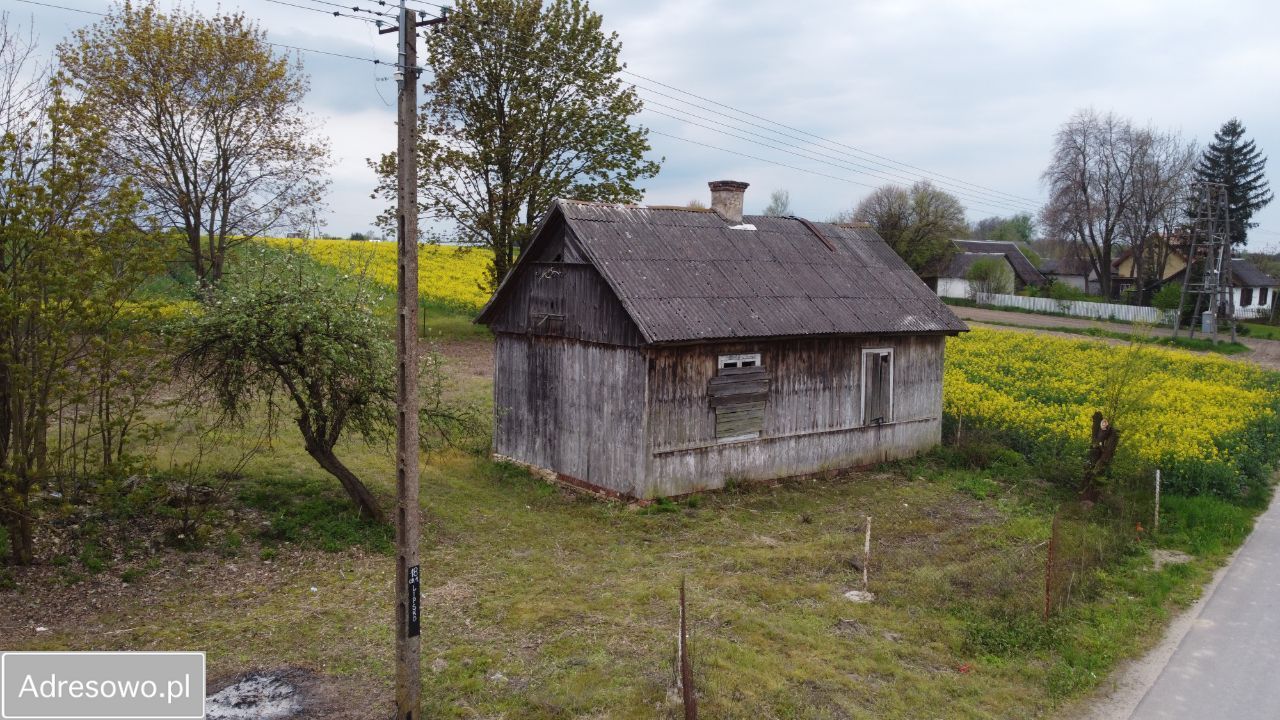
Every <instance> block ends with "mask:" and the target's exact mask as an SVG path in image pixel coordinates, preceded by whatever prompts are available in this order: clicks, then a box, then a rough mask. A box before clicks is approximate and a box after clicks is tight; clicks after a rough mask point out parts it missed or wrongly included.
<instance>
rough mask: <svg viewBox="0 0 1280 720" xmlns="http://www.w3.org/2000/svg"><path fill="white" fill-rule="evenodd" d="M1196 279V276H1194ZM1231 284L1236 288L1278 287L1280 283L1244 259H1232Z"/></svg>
mask: <svg viewBox="0 0 1280 720" xmlns="http://www.w3.org/2000/svg"><path fill="white" fill-rule="evenodd" d="M1193 277H1194V276H1193ZM1231 281H1232V282H1231V284H1232V285H1234V286H1236V287H1276V286H1277V285H1280V282H1276V279H1275V278H1273V277H1271V276H1270V275H1268V274H1266V273H1264V272H1262V271H1261V270H1259V269H1258V268H1257V267H1256V266H1255V265H1254V264H1253V263H1251V262H1249V261H1248V260H1245V259H1243V258H1231Z"/></svg>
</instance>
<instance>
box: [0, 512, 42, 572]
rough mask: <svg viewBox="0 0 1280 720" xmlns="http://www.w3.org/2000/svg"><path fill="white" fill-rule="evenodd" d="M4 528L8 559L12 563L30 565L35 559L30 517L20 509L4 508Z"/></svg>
mask: <svg viewBox="0 0 1280 720" xmlns="http://www.w3.org/2000/svg"><path fill="white" fill-rule="evenodd" d="M0 513H2V514H3V515H4V528H5V531H6V532H7V533H8V534H9V560H10V562H12V563H13V564H14V565H30V564H31V563H32V561H33V560H34V559H35V542H34V540H33V539H32V537H31V517H30V516H29V515H27V514H26V513H25V512H22V511H21V510H15V509H5V510H3V511H0Z"/></svg>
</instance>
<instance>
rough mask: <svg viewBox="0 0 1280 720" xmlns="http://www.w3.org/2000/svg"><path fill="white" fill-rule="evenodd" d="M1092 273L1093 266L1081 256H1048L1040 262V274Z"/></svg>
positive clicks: (1083, 274)
mask: <svg viewBox="0 0 1280 720" xmlns="http://www.w3.org/2000/svg"><path fill="white" fill-rule="evenodd" d="M1092 273H1093V266H1092V265H1091V264H1090V263H1089V261H1088V260H1086V259H1084V258H1082V257H1064V258H1048V259H1046V260H1045V261H1044V262H1042V263H1040V274H1041V275H1046V276H1047V275H1082V276H1088V275H1091V274H1092Z"/></svg>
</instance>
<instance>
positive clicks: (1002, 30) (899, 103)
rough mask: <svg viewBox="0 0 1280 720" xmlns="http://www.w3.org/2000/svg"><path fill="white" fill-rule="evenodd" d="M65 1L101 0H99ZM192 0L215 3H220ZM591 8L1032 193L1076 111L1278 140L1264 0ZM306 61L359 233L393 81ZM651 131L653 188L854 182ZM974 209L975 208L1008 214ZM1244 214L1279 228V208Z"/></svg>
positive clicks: (701, 79) (62, 18)
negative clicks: (1227, 124) (1233, 120)
mask: <svg viewBox="0 0 1280 720" xmlns="http://www.w3.org/2000/svg"><path fill="white" fill-rule="evenodd" d="M61 1H62V2H65V3H67V4H72V5H76V6H78V7H84V8H88V9H95V10H101V9H103V8H104V7H105V6H106V3H105V2H104V0H61ZM165 2H173V0H165ZM196 4H197V5H198V6H200V7H202V8H207V9H213V8H214V7H216V6H217V5H218V2H217V0H196ZM365 4H366V5H367V4H368V3H365ZM221 5H222V6H223V7H224V8H235V7H239V8H242V9H244V10H245V12H247V13H249V14H251V15H253V16H255V17H259V18H261V19H262V22H263V25H264V27H266V28H267V29H268V30H269V31H270V32H271V35H272V39H274V40H276V41H277V42H286V43H290V44H297V45H303V46H308V47H313V48H317V49H325V50H331V51H334V52H343V53H347V54H352V55H357V56H360V57H372V56H374V55H375V54H376V55H377V56H378V57H381V58H383V59H384V60H386V59H390V58H391V57H392V53H393V51H394V48H393V44H394V40H393V37H392V36H377V35H376V33H374V32H373V31H372V29H371V28H368V27H365V26H364V25H363V24H360V23H356V22H354V21H351V20H345V19H341V18H338V19H335V18H332V17H328V16H326V15H324V14H322V13H311V12H305V11H302V10H296V9H291V8H287V7H282V6H278V5H275V4H272V3H267V2H265V1H264V0H238V1H237V0H222V2H221ZM592 7H593V9H595V10H596V11H598V12H600V13H602V14H603V15H604V17H605V25H606V28H607V29H610V30H615V31H617V32H618V33H619V36H620V38H621V40H622V43H623V58H624V60H626V61H627V62H628V63H629V66H630V69H631V70H633V71H635V72H638V73H642V74H644V75H648V76H650V77H653V78H655V79H657V80H660V81H662V82H666V83H668V84H671V85H674V86H677V87H680V88H682V89H686V90H689V91H692V92H696V93H698V94H699V95H703V96H705V97H708V98H711V99H714V100H717V101H720V102H724V103H726V104H729V105H733V106H735V107H739V108H742V109H745V110H749V111H751V112H754V113H757V114H759V115H763V116H767V117H769V118H771V119H775V120H778V121H780V122H784V123H787V124H789V125H792V126H794V127H797V128H801V129H804V130H806V131H809V132H814V133H818V134H820V135H823V136H825V137H829V138H831V139H833V140H836V141H838V142H841V143H847V144H849V145H854V146H857V147H860V148H864V149H866V150H869V151H872V152H875V153H878V154H881V155H884V156H889V157H892V158H894V159H897V160H900V161H902V162H906V163H910V164H913V165H917V166H920V167H923V168H928V169H929V170H932V171H934V172H937V173H942V174H946V175H949V176H953V177H956V178H962V179H964V180H966V181H968V182H971V183H976V184H980V185H984V186H989V187H992V188H997V189H999V190H1001V191H1003V192H1007V193H1013V194H1016V195H1018V196H1024V197H1031V198H1038V197H1040V196H1041V194H1042V191H1041V187H1040V183H1039V175H1040V172H1041V170H1042V169H1043V167H1044V165H1045V163H1046V162H1047V160H1048V157H1049V153H1050V150H1051V143H1052V137H1053V133H1054V131H1055V130H1056V128H1057V127H1058V125H1059V124H1060V123H1062V122H1063V121H1064V120H1066V119H1067V117H1068V116H1069V115H1070V114H1071V113H1072V112H1074V111H1075V110H1077V109H1079V108H1082V107H1087V106H1093V107H1096V108H1098V109H1100V110H1115V111H1116V112H1118V113H1120V114H1123V115H1126V116H1129V117H1131V118H1133V119H1134V120H1136V121H1138V122H1142V123H1151V124H1154V125H1156V126H1160V127H1164V128H1172V129H1180V130H1181V131H1182V132H1184V133H1185V134H1186V135H1187V136H1188V137H1193V138H1195V139H1196V140H1198V141H1199V142H1200V143H1201V144H1204V143H1206V142H1208V141H1209V140H1210V139H1211V137H1212V133H1213V131H1214V130H1215V129H1216V128H1217V127H1218V126H1219V125H1221V123H1222V122H1224V121H1225V120H1227V119H1228V118H1230V117H1232V116H1239V117H1240V118H1241V119H1242V120H1244V122H1245V124H1246V125H1247V126H1248V128H1249V133H1250V135H1251V137H1253V138H1254V139H1255V140H1256V141H1257V143H1258V145H1259V147H1261V148H1263V150H1264V151H1266V150H1271V151H1272V152H1273V153H1280V113H1277V112H1276V110H1277V101H1276V96H1275V93H1274V92H1272V89H1273V88H1274V87H1275V86H1276V85H1277V81H1280V44H1277V43H1275V41H1274V38H1273V35H1274V33H1273V29H1274V28H1275V27H1277V26H1278V24H1280V23H1278V21H1280V5H1276V4H1274V3H1270V2H1264V1H1262V0H1250V1H1244V0H1239V1H1235V2H1219V3H1211V4H1204V3H1202V2H1201V3H1193V2H1191V0H1121V1H1116V0H1078V1H1077V2H1072V3H1057V4H1053V3H1040V2H1025V0H950V1H947V2H944V1H942V0H872V1H864V2H835V1H828V2H820V1H818V0H798V1H795V2H790V3H783V4H779V3H777V2H772V1H770V0H651V1H649V2H644V3H638V2H634V0H597V2H594V3H593V4H592ZM25 10H26V8H23V11H25ZM31 10H32V14H33V15H35V16H37V18H38V19H39V21H40V25H39V26H40V29H41V31H42V35H43V36H44V40H45V42H46V44H50V45H51V44H52V41H54V40H56V39H57V38H60V37H61V36H62V35H63V34H64V33H65V32H66V30H67V29H68V28H69V27H75V26H78V25H80V24H83V23H84V22H87V21H91V20H92V18H89V17H87V16H80V15H74V14H71V13H63V12H60V11H56V10H52V9H42V8H38V7H34V6H33V7H32V8H31ZM18 14H19V15H21V14H22V13H18ZM304 59H305V60H306V65H307V68H308V71H309V72H310V73H311V75H312V96H311V100H310V106H311V109H312V111H313V112H315V113H316V114H317V115H318V116H321V117H322V118H323V119H324V120H325V121H326V126H327V131H328V133H329V135H330V137H331V139H332V142H333V147H334V154H335V167H334V184H333V191H332V192H331V194H330V201H331V205H332V214H331V216H330V228H331V229H333V230H334V231H336V232H349V231H352V230H358V229H362V228H364V227H367V225H368V223H369V220H370V219H371V218H372V216H373V215H375V214H376V213H377V212H378V210H379V209H380V206H381V203H380V202H378V201H374V200H370V199H369V198H368V194H369V191H370V189H371V188H372V182H373V176H372V174H371V173H370V172H369V171H368V170H367V168H365V167H364V158H365V157H371V156H374V155H376V154H377V153H380V152H382V151H385V150H386V149H388V148H390V147H391V140H392V138H393V132H394V126H393V125H391V124H390V121H391V119H392V116H393V113H392V108H390V107H388V106H387V105H386V104H384V100H392V99H393V97H392V96H393V94H394V86H393V84H391V83H388V82H382V83H377V82H376V81H375V79H376V78H378V77H385V76H387V75H389V74H390V73H389V72H388V71H387V69H386V68H385V67H377V66H373V65H372V64H363V63H359V62H355V61H351V60H344V59H340V58H330V57H325V56H319V55H308V56H304ZM377 88H381V91H382V96H383V97H382V98H379V96H378V92H377ZM656 99H658V100H660V101H662V102H669V101H668V100H664V99H662V98H656ZM655 109H658V108H655ZM645 122H646V123H648V124H650V125H651V126H652V127H654V128H655V129H661V130H662V131H663V132H670V133H671V134H672V135H678V136H682V137H689V138H691V139H698V140H701V141H703V142H707V143H709V144H714V145H720V146H723V147H726V148H731V149H734V150H738V151H740V152H744V153H748V154H752V155H759V156H761V157H766V158H770V159H774V160H776V161H777V162H782V163H786V164H791V165H802V166H805V167H809V168H812V169H813V170H815V171H817V172H822V173H827V174H833V175H841V176H846V177H848V178H849V179H851V180H859V181H865V182H868V183H869V184H877V183H879V182H881V181H880V180H876V179H874V178H868V177H867V176H865V175H858V174H855V173H854V172H853V171H852V170H848V169H843V170H840V169H834V168H831V167H826V166H823V165H821V164H818V163H814V162H811V161H805V160H800V159H797V158H794V157H790V156H788V155H786V154H783V153H778V152H776V151H772V150H767V149H764V148H761V147H759V145H757V144H754V143H749V142H743V141H740V140H734V139H731V138H726V137H723V136H719V135H717V134H716V133H713V132H710V131H706V130H700V129H697V128H689V127H682V126H681V124H680V123H678V122H675V121H671V120H667V119H664V118H661V117H658V116H655V115H646V116H645ZM653 146H654V155H655V156H665V157H666V162H665V164H664V166H663V171H662V174H661V175H660V176H659V177H658V178H655V179H654V180H652V181H650V182H649V183H648V200H649V201H650V202H669V203H684V202H687V201H688V200H689V199H691V198H699V199H704V200H705V199H706V198H705V196H706V195H707V190H706V185H705V182H706V181H707V180H711V179H717V178H723V177H727V176H732V177H734V178H737V179H742V180H746V181H748V182H751V183H752V189H751V190H750V191H749V192H748V210H752V209H759V208H761V207H763V206H764V204H765V203H766V202H767V200H768V194H769V191H770V190H773V189H776V188H781V187H786V188H788V189H790V191H791V195H792V200H793V204H794V206H795V208H796V210H797V211H798V212H800V213H802V214H806V215H809V216H812V217H815V218H825V217H828V216H830V215H833V214H834V213H836V212H838V211H840V210H842V209H846V208H848V207H849V206H851V205H852V204H853V203H854V202H856V201H857V199H858V198H859V197H861V196H862V194H863V193H864V192H866V190H865V189H864V188H860V187H859V186H857V185H852V184H849V183H844V182H839V181H834V180H829V179H824V178H821V177H817V176H815V175H812V174H808V173H804V172H800V171H795V170H789V169H784V168H780V167H777V166H776V165H771V164H769V163H764V162H757V161H751V160H746V159H744V158H741V157H738V156H734V155H729V154H725V153H721V152H717V151H714V150H709V149H706V148H700V147H695V146H691V145H688V144H686V143H682V142H680V141H678V140H672V139H668V138H663V137H657V136H655V137H654V138H653ZM1277 157H1280V154H1278V155H1277ZM1278 162H1280V161H1278ZM902 172H907V171H905V170H902ZM1277 184H1278V185H1280V183H1277ZM975 194H977V193H975ZM971 205H972V207H971V211H970V215H971V216H972V217H975V218H976V217H982V216H985V215H988V214H992V213H994V212H1008V211H1009V210H1008V209H1007V208H980V207H978V206H977V204H976V203H973V202H972V201H971ZM1257 220H1259V221H1261V222H1262V224H1263V228H1264V229H1269V230H1271V231H1274V232H1277V233H1280V205H1278V206H1275V207H1272V208H1268V209H1267V210H1265V211H1264V212H1263V213H1262V214H1261V215H1260V216H1259V217H1258V218H1257ZM1254 245H1255V246H1263V245H1268V246H1275V245H1280V234H1276V235H1272V234H1266V233H1260V234H1257V235H1256V236H1255V238H1254Z"/></svg>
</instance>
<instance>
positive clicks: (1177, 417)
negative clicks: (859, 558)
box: [266, 239, 1280, 490]
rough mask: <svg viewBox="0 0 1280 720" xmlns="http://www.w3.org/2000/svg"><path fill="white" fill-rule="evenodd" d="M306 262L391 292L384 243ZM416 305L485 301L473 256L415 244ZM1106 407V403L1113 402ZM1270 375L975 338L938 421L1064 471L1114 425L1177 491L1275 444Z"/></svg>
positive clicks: (982, 333) (481, 268)
mask: <svg viewBox="0 0 1280 720" xmlns="http://www.w3.org/2000/svg"><path fill="white" fill-rule="evenodd" d="M266 242H268V243H270V244H272V245H275V246H277V247H283V246H291V245H292V246H296V247H301V248H303V249H304V250H305V251H306V252H308V253H309V254H310V255H311V256H312V257H314V258H316V259H317V260H318V261H320V262H322V263H325V264H327V265H331V266H334V267H337V268H341V269H343V270H344V271H346V272H351V273H353V274H365V275H367V276H369V277H371V278H373V279H374V280H375V281H376V282H378V283H379V284H381V285H382V286H384V287H385V288H387V289H388V290H392V289H394V287H395V269H396V264H395V262H396V247H395V244H394V243H388V242H355V241H349V240H305V241H300V240H281V239H272V240H267V241H266ZM419 264H420V280H419V287H420V288H421V291H422V294H423V295H424V296H425V297H428V298H432V299H435V300H438V301H443V302H447V303H450V304H455V305H459V306H462V307H467V308H479V307H480V306H481V305H483V304H484V303H485V302H486V301H487V300H488V293H487V292H486V291H485V290H484V289H483V285H484V280H485V274H486V268H487V264H488V257H487V255H486V253H485V252H484V251H482V250H473V249H468V248H457V247H448V246H440V245H428V246H423V248H422V251H421V254H420V256H419ZM1117 395H1118V399H1117V397H1113V396H1117ZM1276 398H1277V383H1276V379H1275V376H1274V375H1273V374H1271V373H1267V372H1265V371H1263V370H1261V369H1258V368H1255V367H1254V366H1251V365H1247V364H1244V363H1240V362H1233V361H1230V360H1226V359H1223V358H1220V357H1217V356H1209V355H1200V354H1195V353H1190V352H1185V351H1179V350H1169V349H1163V348H1154V347H1149V346H1142V347H1132V348H1125V347H1117V346H1115V345H1109V344H1105V343H1101V342H1097V341H1089V340H1068V339H1061V338H1054V337H1046V336H1039V335H1031V334H1026V333H1016V332H1007V331H999V330H988V329H976V330H974V331H972V332H969V333H966V334H963V335H961V336H959V337H956V338H952V339H951V340H949V341H948V342H947V358H946V370H945V379H944V392H943V405H944V411H945V413H946V415H947V416H948V420H949V421H951V422H953V423H960V425H961V427H966V428H985V429H988V430H991V431H994V432H997V433H999V434H1001V435H1002V436H1004V437H1005V438H1006V439H1009V440H1011V441H1013V442H1014V444H1015V445H1016V446H1017V447H1018V448H1019V449H1020V450H1022V451H1024V452H1027V453H1034V452H1045V453H1047V454H1048V455H1049V456H1051V457H1057V458H1062V459H1063V462H1074V461H1075V460H1074V459H1075V458H1077V456H1079V460H1080V461H1081V462H1082V461H1083V456H1082V452H1083V449H1084V448H1085V447H1086V446H1087V441H1088V434H1089V427H1090V418H1091V416H1092V415H1093V413H1094V411H1095V410H1102V411H1104V412H1106V413H1107V414H1109V415H1110V414H1114V415H1117V418H1116V422H1117V426H1118V427H1119V428H1120V429H1121V432H1122V437H1123V441H1122V443H1121V450H1122V455H1123V457H1124V460H1125V461H1126V462H1129V463H1137V464H1140V465H1142V466H1145V467H1160V468H1162V469H1164V470H1165V471H1166V473H1168V474H1170V475H1172V476H1174V477H1173V478H1172V479H1173V480H1174V482H1175V483H1180V484H1182V485H1183V486H1185V487H1186V488H1187V489H1189V490H1196V489H1199V490H1206V489H1209V488H1210V487H1211V486H1213V487H1218V486H1221V485H1223V484H1224V483H1228V484H1229V483H1230V482H1232V481H1231V480H1230V478H1233V477H1235V476H1236V475H1238V474H1240V473H1241V472H1246V471H1247V470H1248V467H1247V466H1249V465H1250V463H1253V464H1254V465H1258V464H1259V463H1261V462H1264V461H1267V460H1270V459H1272V458H1271V456H1272V455H1273V454H1275V453H1276V452H1277V450H1276V449H1275V447H1263V446H1264V445H1270V446H1276V445H1280V436H1278V435H1277V429H1278V428H1280V420H1278V419H1277V416H1276V402H1277V401H1276Z"/></svg>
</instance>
